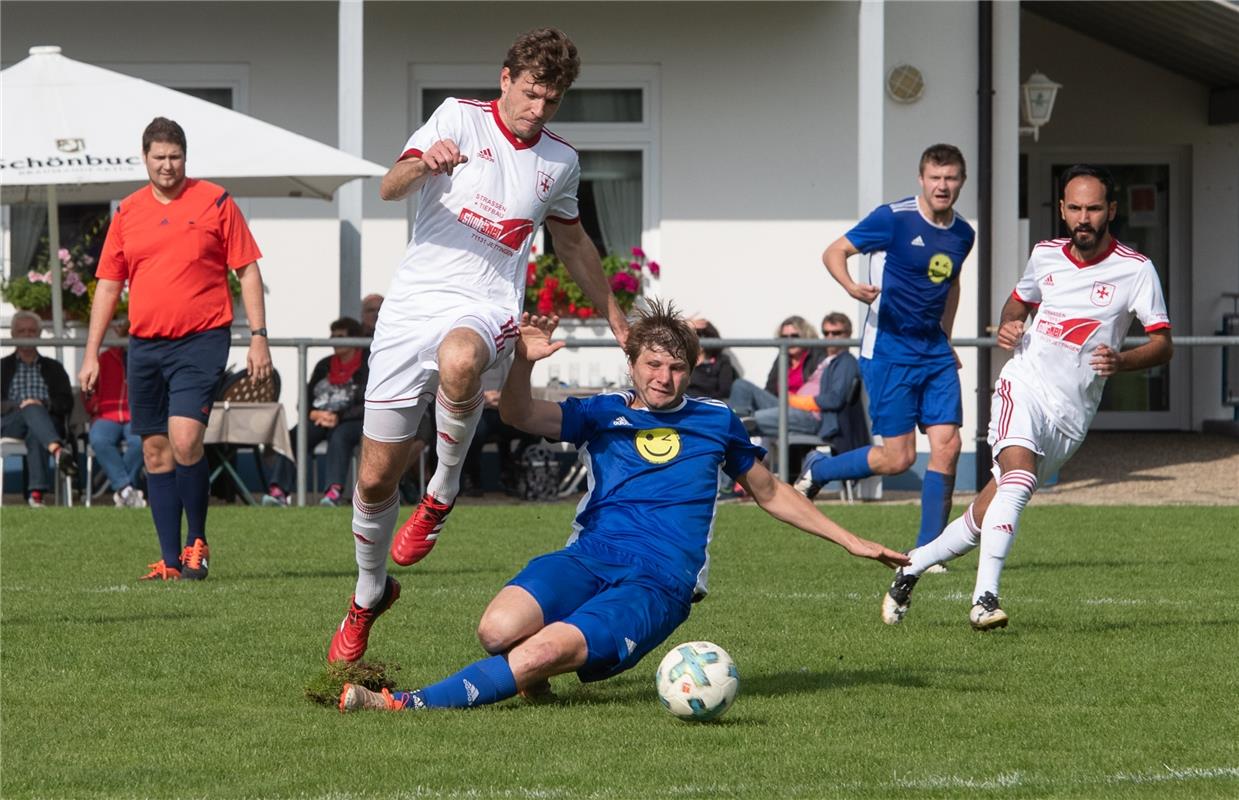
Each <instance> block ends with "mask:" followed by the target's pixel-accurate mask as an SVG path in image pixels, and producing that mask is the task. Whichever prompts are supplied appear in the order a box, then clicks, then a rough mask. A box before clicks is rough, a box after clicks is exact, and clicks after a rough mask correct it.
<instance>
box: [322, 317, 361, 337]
mask: <svg viewBox="0 0 1239 800" xmlns="http://www.w3.org/2000/svg"><path fill="white" fill-rule="evenodd" d="M328 330H332V331H344V332H345V334H346V335H348V336H361V335H362V332H361V323H360V322H358V321H357V320H355V319H353V318H352V317H340V318H339V319H338V320H336V321H335V322H333V323H331V327H330V328H329V329H328Z"/></svg>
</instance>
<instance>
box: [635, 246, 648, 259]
mask: <svg viewBox="0 0 1239 800" xmlns="http://www.w3.org/2000/svg"><path fill="white" fill-rule="evenodd" d="M632 257H633V258H645V251H644V250H642V249H641V248H640V247H634V248H632Z"/></svg>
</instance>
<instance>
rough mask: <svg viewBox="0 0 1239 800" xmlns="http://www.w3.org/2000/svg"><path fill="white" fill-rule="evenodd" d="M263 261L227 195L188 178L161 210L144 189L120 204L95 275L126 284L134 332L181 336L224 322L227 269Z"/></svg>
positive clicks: (228, 310)
mask: <svg viewBox="0 0 1239 800" xmlns="http://www.w3.org/2000/svg"><path fill="white" fill-rule="evenodd" d="M261 257H262V253H261V252H260V251H259V250H258V245H257V244H256V243H255V242H254V237H253V236H252V235H250V229H249V226H247V225H246V224H245V217H243V216H241V211H240V209H238V208H237V204H236V203H234V202H233V201H232V198H231V197H229V196H228V192H227V191H225V190H224V189H223V188H222V187H220V186H217V185H216V184H214V183H211V182H210V181H200V180H194V179H192V178H190V179H186V181H185V188H184V190H183V191H182V192H181V194H180V196H178V197H177V198H176V199H175V200H173V201H172V202H171V203H168V204H167V205H164V204H163V203H161V202H159V201H158V200H156V199H155V194H154V192H153V191H152V190H151V187H150V186H143V187H142V188H141V189H139V190H138V191H136V192H134V193H133V194H131V195H129V196H128V197H126V198H125V199H124V200H122V201H121V204H120V208H119V209H118V210H117V212H116V215H115V216H113V217H112V224H111V226H110V227H109V228H108V236H107V239H106V240H105V241H104V243H103V253H102V254H101V255H100V256H99V267H98V269H97V270H96V271H95V275H96V276H97V277H99V278H108V279H110V280H116V281H124V280H126V279H128V281H129V322H130V331H129V332H130V333H131V334H132V335H134V336H140V337H142V338H146V339H149V338H161V339H162V338H179V337H181V336H187V335H189V334H191V333H198V332H200V331H206V330H211V329H212V328H220V327H223V326H225V325H230V324H231V323H232V295H231V293H229V291H228V270H229V269H237V268H238V267H244V266H246V265H247V264H250V263H253V262H254V261H257V260H258V259H259V258H261Z"/></svg>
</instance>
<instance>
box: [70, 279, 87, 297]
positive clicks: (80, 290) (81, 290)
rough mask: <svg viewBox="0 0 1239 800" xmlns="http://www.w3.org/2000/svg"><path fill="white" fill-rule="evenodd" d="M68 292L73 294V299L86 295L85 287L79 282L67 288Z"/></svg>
mask: <svg viewBox="0 0 1239 800" xmlns="http://www.w3.org/2000/svg"><path fill="white" fill-rule="evenodd" d="M69 291H70V292H73V296H74V297H81V296H82V295H84V294H86V286H85V285H83V284H82V282H81V281H78V282H77V283H75V284H73V285H72V286H70V287H69Z"/></svg>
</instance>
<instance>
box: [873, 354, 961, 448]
mask: <svg viewBox="0 0 1239 800" xmlns="http://www.w3.org/2000/svg"><path fill="white" fill-rule="evenodd" d="M860 374H861V377H863V378H864V379H865V391H867V392H868V393H869V417H870V419H872V420H873V432H874V433H875V434H876V435H878V436H902V435H903V434H905V433H911V432H912V431H913V430H915V429H916V427H917V425H920V426H921V427H922V428H927V427H929V426H930V425H962V424H963V421H964V407H963V403H962V402H961V400H960V396H959V371H958V370H957V369H955V361H954V359H952V360H951V361H938V362H930V363H928V364H916V365H911V364H891V363H888V362H886V361H880V360H878V359H873V358H862V359H861V360H860Z"/></svg>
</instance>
